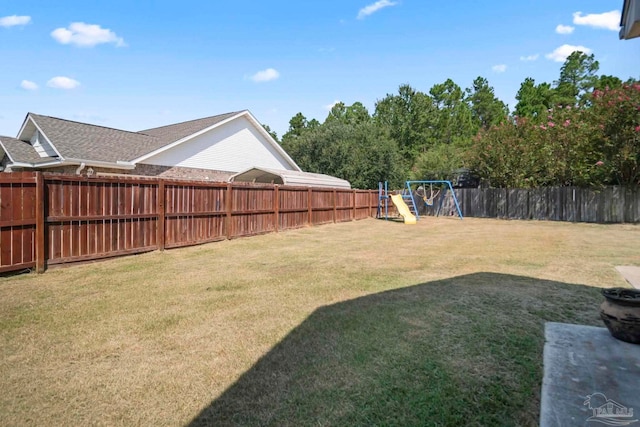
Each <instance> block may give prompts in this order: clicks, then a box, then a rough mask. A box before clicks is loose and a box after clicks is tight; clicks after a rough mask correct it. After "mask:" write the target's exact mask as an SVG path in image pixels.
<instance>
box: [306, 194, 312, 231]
mask: <svg viewBox="0 0 640 427" xmlns="http://www.w3.org/2000/svg"><path fill="white" fill-rule="evenodd" d="M312 195H313V190H311V187H309V189H308V190H307V210H308V211H309V225H310V226H311V225H313V206H312V205H311V203H312V202H311V200H312Z"/></svg>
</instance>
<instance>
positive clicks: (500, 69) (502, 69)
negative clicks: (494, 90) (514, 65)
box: [491, 64, 507, 73]
mask: <svg viewBox="0 0 640 427" xmlns="http://www.w3.org/2000/svg"><path fill="white" fill-rule="evenodd" d="M491 69H492V70H493V71H495V72H496V73H504V72H505V71H507V66H506V65H505V64H498V65H494V66H493V67H491Z"/></svg>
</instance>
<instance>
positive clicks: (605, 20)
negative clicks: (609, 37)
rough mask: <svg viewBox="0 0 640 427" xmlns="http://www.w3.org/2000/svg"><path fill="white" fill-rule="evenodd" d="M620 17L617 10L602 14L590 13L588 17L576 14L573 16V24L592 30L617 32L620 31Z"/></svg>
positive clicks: (579, 13)
mask: <svg viewBox="0 0 640 427" xmlns="http://www.w3.org/2000/svg"><path fill="white" fill-rule="evenodd" d="M620 17H621V16H620V11H619V10H612V11H611V12H604V13H590V14H588V15H582V12H576V13H574V14H573V23H574V24H576V25H586V26H588V27H593V28H603V29H605V30H611V31H618V30H619V29H620Z"/></svg>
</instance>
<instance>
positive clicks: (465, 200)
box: [425, 187, 640, 223]
mask: <svg viewBox="0 0 640 427" xmlns="http://www.w3.org/2000/svg"><path fill="white" fill-rule="evenodd" d="M454 191H455V193H456V196H457V197H458V201H459V203H460V208H461V209H462V214H463V216H465V217H476V218H506V219H538V220H551V221H571V222H595V223H638V222H640V190H639V189H638V188H637V187H604V188H601V189H589V188H576V187H547V188H535V189H506V188H461V189H455V190H454ZM436 205H437V203H436ZM450 212H455V206H454V204H453V199H452V198H451V197H448V198H445V199H444V200H443V204H442V208H441V210H440V212H439V213H440V215H443V214H444V215H447V214H449V213H450ZM425 213H426V214H427V215H432V214H434V213H435V212H434V210H433V209H429V210H427V212H425Z"/></svg>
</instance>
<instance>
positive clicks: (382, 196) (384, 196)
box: [376, 180, 463, 220]
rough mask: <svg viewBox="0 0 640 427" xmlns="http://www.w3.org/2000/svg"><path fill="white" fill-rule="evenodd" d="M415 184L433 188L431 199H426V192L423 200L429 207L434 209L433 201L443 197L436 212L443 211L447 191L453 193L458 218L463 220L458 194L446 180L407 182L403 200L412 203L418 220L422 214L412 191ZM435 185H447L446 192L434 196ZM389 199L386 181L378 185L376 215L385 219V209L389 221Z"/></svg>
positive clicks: (440, 191)
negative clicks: (429, 201)
mask: <svg viewBox="0 0 640 427" xmlns="http://www.w3.org/2000/svg"><path fill="white" fill-rule="evenodd" d="M414 184H418V185H421V184H422V185H426V184H428V185H429V186H430V188H431V195H430V197H429V198H427V197H426V190H425V193H424V197H423V200H424V202H425V204H426V205H427V206H431V207H433V199H435V198H436V197H438V196H440V195H441V197H439V201H438V207H437V210H436V212H439V211H440V209H442V203H443V201H444V198H445V196H446V194H447V191H451V196H452V197H453V201H454V203H455V205H456V210H457V211H458V217H459V218H460V219H462V218H463V217H462V210H461V209H460V204H459V203H458V198H457V197H456V193H455V192H454V191H453V186H452V185H451V181H444V180H427V181H406V182H405V186H406V192H407V193H408V194H404V191H403V195H402V198H403V199H405V200H410V201H411V205H412V206H411V207H412V208H413V212H412V213H414V215H415V216H416V219H420V213H419V212H418V209H417V206H418V205H417V204H416V200H415V197H414V193H413V190H412V189H411V186H412V185H414ZM434 184H438V185H446V186H445V188H444V192H443V191H442V190H439V191H438V194H436V195H435V196H434V195H433V185H434ZM389 199H390V196H389V188H388V187H387V182H386V181H385V182H384V184H383V183H382V182H380V183H378V212H377V215H376V217H377V218H382V217H383V209H384V218H385V219H387V220H388V219H389ZM428 200H431V203H430V204H429V203H428Z"/></svg>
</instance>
